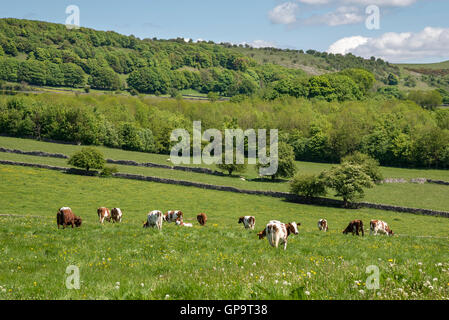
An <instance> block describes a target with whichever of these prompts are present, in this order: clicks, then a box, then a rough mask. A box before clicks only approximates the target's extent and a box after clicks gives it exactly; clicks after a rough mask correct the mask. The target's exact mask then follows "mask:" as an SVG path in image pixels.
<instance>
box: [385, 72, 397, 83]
mask: <svg viewBox="0 0 449 320" xmlns="http://www.w3.org/2000/svg"><path fill="white" fill-rule="evenodd" d="M387 84H388V85H389V86H397V85H398V84H399V78H398V76H396V75H395V74H393V73H390V74H389V75H388V78H387Z"/></svg>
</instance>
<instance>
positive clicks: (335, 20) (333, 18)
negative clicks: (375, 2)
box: [304, 7, 365, 27]
mask: <svg viewBox="0 0 449 320" xmlns="http://www.w3.org/2000/svg"><path fill="white" fill-rule="evenodd" d="M364 20H365V16H364V15H363V14H362V12H361V11H360V9H359V8H357V7H339V8H337V10H335V12H328V13H325V14H323V15H315V16H312V17H310V18H307V19H305V20H304V23H306V24H327V25H329V26H332V27H333V26H340V25H345V24H354V23H359V22H362V21H364Z"/></svg>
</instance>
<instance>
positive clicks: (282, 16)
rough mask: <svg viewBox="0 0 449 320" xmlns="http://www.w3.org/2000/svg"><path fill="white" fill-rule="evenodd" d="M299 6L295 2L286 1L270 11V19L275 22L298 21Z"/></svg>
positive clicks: (289, 22)
mask: <svg viewBox="0 0 449 320" xmlns="http://www.w3.org/2000/svg"><path fill="white" fill-rule="evenodd" d="M298 9H299V6H298V4H297V3H294V2H285V3H283V4H280V5H278V6H277V7H275V8H274V9H273V10H271V11H270V12H269V13H268V17H269V18H270V21H271V22H272V23H274V24H292V23H295V22H296V14H297V12H298Z"/></svg>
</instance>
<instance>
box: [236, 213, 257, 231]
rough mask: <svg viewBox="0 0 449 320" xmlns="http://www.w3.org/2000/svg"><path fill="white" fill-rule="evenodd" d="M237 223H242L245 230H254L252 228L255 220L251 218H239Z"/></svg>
mask: <svg viewBox="0 0 449 320" xmlns="http://www.w3.org/2000/svg"><path fill="white" fill-rule="evenodd" d="M239 223H243V225H244V226H245V229H251V230H254V226H255V225H256V218H255V217H253V216H245V217H240V218H239Z"/></svg>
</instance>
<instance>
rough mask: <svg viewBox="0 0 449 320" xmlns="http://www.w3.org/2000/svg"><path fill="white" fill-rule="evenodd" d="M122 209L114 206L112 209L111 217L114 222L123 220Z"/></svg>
mask: <svg viewBox="0 0 449 320" xmlns="http://www.w3.org/2000/svg"><path fill="white" fill-rule="evenodd" d="M122 216H123V213H122V210H120V208H114V209H112V210H111V219H112V221H113V222H122Z"/></svg>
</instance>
